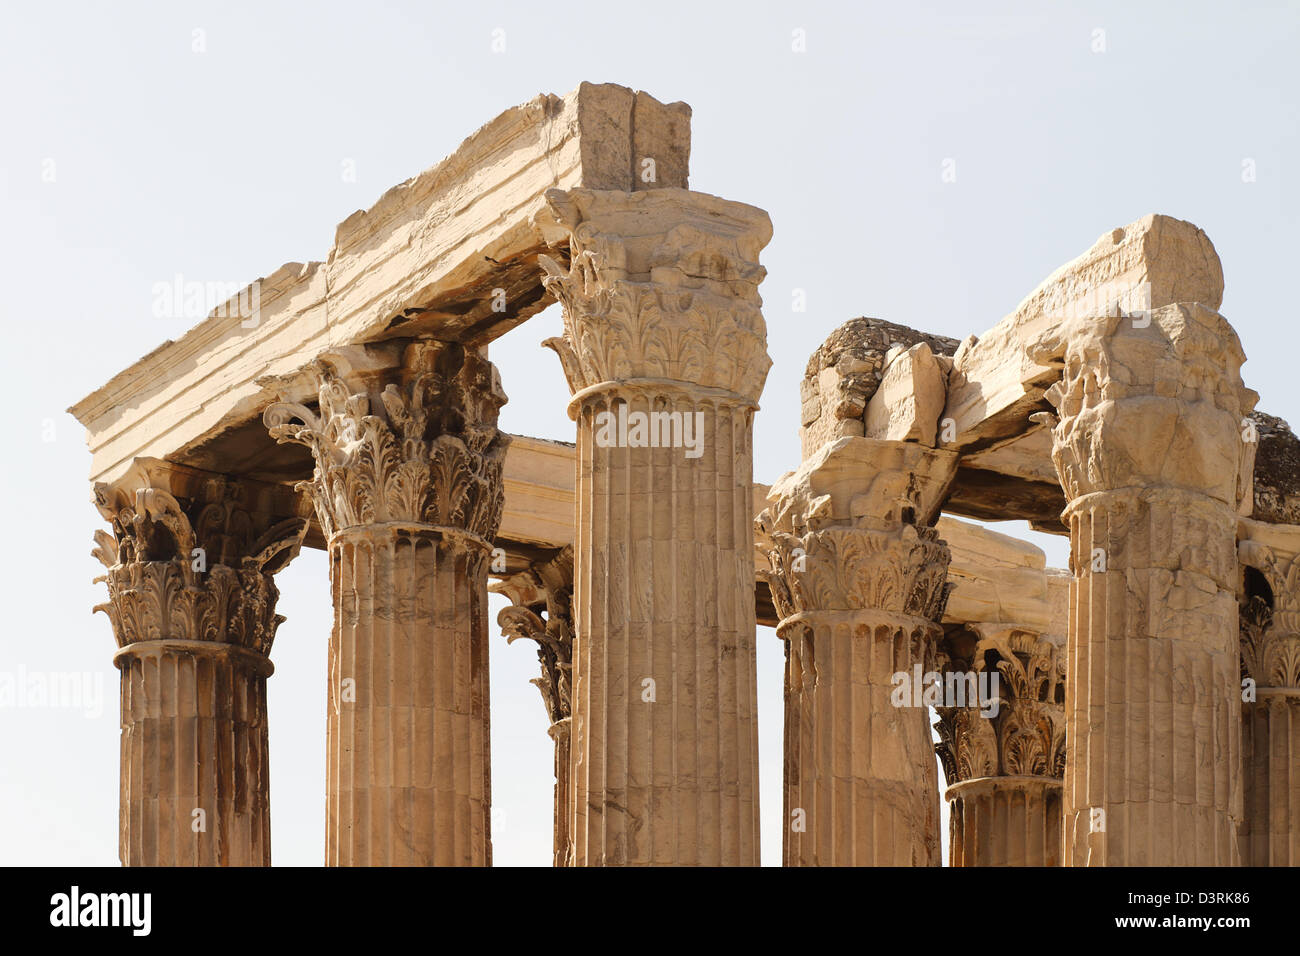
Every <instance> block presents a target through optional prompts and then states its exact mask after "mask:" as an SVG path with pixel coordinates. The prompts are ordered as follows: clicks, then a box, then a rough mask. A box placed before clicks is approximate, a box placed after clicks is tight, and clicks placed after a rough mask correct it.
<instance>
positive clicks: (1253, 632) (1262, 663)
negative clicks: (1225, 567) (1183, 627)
mask: <svg viewBox="0 0 1300 956" xmlns="http://www.w3.org/2000/svg"><path fill="white" fill-rule="evenodd" d="M1243 523H1245V522H1243ZM1250 524H1251V525H1252V526H1253V527H1254V529H1256V530H1255V531H1254V534H1256V535H1258V537H1259V538H1261V539H1263V540H1255V541H1243V542H1242V543H1241V548H1240V554H1241V559H1242V563H1243V565H1244V566H1245V567H1246V568H1247V569H1254V571H1255V572H1257V573H1258V574H1259V575H1260V577H1259V578H1257V579H1256V580H1257V581H1260V582H1261V586H1259V587H1258V589H1256V588H1253V587H1250V586H1249V585H1250V583H1251V582H1248V586H1247V588H1246V593H1245V596H1244V598H1243V601H1242V604H1241V660H1242V695H1241V697H1242V748H1241V750H1242V764H1243V774H1244V779H1245V794H1244V801H1243V802H1244V816H1243V819H1242V826H1241V862H1242V865H1244V866H1300V556H1298V555H1300V527H1296V526H1294V525H1282V526H1267V525H1263V524H1261V523H1259V522H1250ZM1270 539H1274V540H1270ZM1265 542H1269V543H1265ZM1248 573H1249V571H1248Z"/></svg>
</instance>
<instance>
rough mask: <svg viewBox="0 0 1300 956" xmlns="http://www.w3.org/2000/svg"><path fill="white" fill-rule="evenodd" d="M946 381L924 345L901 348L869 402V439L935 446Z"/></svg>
mask: <svg viewBox="0 0 1300 956" xmlns="http://www.w3.org/2000/svg"><path fill="white" fill-rule="evenodd" d="M891 351H893V350H891ZM947 378H948V374H947V372H946V370H945V369H944V368H943V367H942V366H941V365H940V364H939V360H938V359H937V358H935V356H934V352H933V351H931V349H930V346H928V345H926V344H925V343H924V342H917V343H916V344H915V345H913V346H912V347H911V348H906V349H905V348H902V347H901V346H900V347H898V349H897V351H896V352H894V353H893V359H892V361H890V362H889V363H888V364H887V365H886V366H885V374H884V375H883V376H882V377H881V379H880V387H879V388H878V389H876V394H874V395H872V396H871V399H870V400H869V401H868V402H867V415H866V437H867V438H878V439H883V440H885V441H916V442H920V443H921V444H923V445H931V446H933V445H934V439H935V435H936V432H937V429H938V426H939V414H940V412H942V411H943V405H944V400H945V398H946V397H947V387H948V386H947Z"/></svg>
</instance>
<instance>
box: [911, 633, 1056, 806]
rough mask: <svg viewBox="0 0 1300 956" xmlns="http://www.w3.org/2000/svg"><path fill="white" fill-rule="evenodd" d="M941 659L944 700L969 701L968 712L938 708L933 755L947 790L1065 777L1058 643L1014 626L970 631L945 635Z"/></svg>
mask: <svg viewBox="0 0 1300 956" xmlns="http://www.w3.org/2000/svg"><path fill="white" fill-rule="evenodd" d="M939 660H940V666H941V668H942V670H943V680H944V696H945V699H946V700H948V701H950V700H951V697H950V695H951V694H952V693H953V691H954V689H961V690H962V691H963V692H965V693H966V694H967V695H968V696H967V699H966V706H961V707H953V706H948V707H938V708H936V710H937V713H938V715H939V720H938V722H937V723H936V724H935V728H936V729H937V730H938V731H939V739H940V742H939V743H938V744H936V745H935V751H936V752H937V753H938V754H939V759H940V760H941V761H942V762H943V766H944V774H945V776H946V777H947V779H948V782H949V783H950V784H952V783H959V782H962V781H966V780H974V779H977V778H980V777H996V776H1007V777H1052V778H1055V779H1058V780H1059V779H1061V778H1062V777H1063V776H1064V775H1065V654H1064V647H1063V646H1062V643H1061V641H1060V640H1059V639H1052V638H1048V637H1044V636H1042V635H1040V634H1038V633H1037V632H1036V631H1033V630H1031V629H1028V628H1023V627H1019V626H1016V625H1012V624H972V625H968V626H967V627H966V628H957V629H954V630H952V631H951V632H950V633H949V634H948V635H947V636H945V638H944V640H943V642H942V644H941V645H940V649H939ZM993 675H996V677H997V684H996V686H995V685H994V684H993V683H992V680H991V678H992V676H993ZM986 694H987V699H986Z"/></svg>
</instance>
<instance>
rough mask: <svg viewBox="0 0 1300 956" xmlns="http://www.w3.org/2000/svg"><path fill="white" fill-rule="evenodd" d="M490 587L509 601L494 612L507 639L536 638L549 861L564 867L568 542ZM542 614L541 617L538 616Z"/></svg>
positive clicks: (568, 849) (569, 852) (568, 811)
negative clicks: (551, 779) (546, 762)
mask: <svg viewBox="0 0 1300 956" xmlns="http://www.w3.org/2000/svg"><path fill="white" fill-rule="evenodd" d="M492 590H494V591H497V592H499V593H502V594H505V595H506V596H507V597H508V598H509V599H510V600H511V605H510V606H509V607H507V608H504V609H503V610H502V611H501V613H500V614H498V615H497V623H498V624H499V625H501V629H502V632H503V633H504V634H505V636H506V642H507V643H510V642H513V641H515V640H517V639H519V638H527V639H529V640H531V641H536V642H537V660H538V663H539V664H541V671H542V673H541V676H540V677H537V678H534V679H533V680H532V681H531V683H532V684H534V685H535V686H536V687H537V689H538V690H539V691H541V695H542V703H543V704H544V705H545V707H546V715H547V717H549V718H550V721H551V725H550V727H549V728H548V731H547V732H548V734H549V735H550V738H551V739H552V740H553V741H554V742H555V791H554V794H555V801H554V820H553V834H554V840H553V853H552V863H553V865H554V866H569V865H570V864H571V862H572V861H571V858H572V856H573V840H572V837H571V835H570V829H569V827H570V825H571V823H572V818H573V815H574V809H573V796H572V794H573V788H572V786H571V784H570V778H571V776H572V774H571V770H570V766H569V763H570V752H571V748H570V739H571V728H572V725H573V719H572V713H573V709H572V695H571V693H570V688H571V681H572V672H573V548H572V546H569V547H565V548H563V549H562V550H560V551H559V552H558V553H557V554H555V555H553V556H552V557H550V558H549V559H547V560H543V561H536V562H533V563H532V564H530V565H529V567H528V568H526V569H525V570H523V571H521V572H519V573H518V574H514V575H511V576H510V577H508V578H505V579H504V580H502V581H498V582H497V583H496V584H494V585H493V586H492ZM543 613H544V614H545V615H546V620H545V621H543V620H542V618H541V616H540V615H541V614H543Z"/></svg>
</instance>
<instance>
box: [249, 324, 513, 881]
mask: <svg viewBox="0 0 1300 956" xmlns="http://www.w3.org/2000/svg"><path fill="white" fill-rule="evenodd" d="M313 375H314V378H315V381H316V386H317V395H318V401H319V406H318V409H317V410H312V409H309V408H307V407H305V406H303V405H298V404H292V403H281V404H277V405H273V406H271V407H270V408H269V409H267V411H266V413H265V416H264V418H265V422H266V424H267V426H268V428H269V429H270V432H271V434H272V436H273V437H275V438H276V439H277V440H278V441H281V442H296V443H298V444H302V445H306V446H307V447H308V448H309V449H310V450H311V452H312V455H313V457H314V459H315V463H316V469H315V473H314V475H313V478H312V480H311V481H310V482H308V483H307V487H308V489H309V490H310V492H311V495H312V498H313V500H314V502H315V507H316V515H317V519H318V520H319V521H320V523H321V526H322V528H323V530H324V532H325V534H326V537H327V540H328V547H329V559H330V586H331V589H332V592H333V596H334V629H333V631H332V633H331V635H330V646H329V675H330V676H329V706H328V771H327V774H328V780H327V785H326V793H327V811H326V857H325V859H326V863H327V865H332V866H432V865H438V866H486V865H490V864H491V862H492V841H491V830H490V813H491V765H490V757H489V712H488V643H487V574H488V569H489V565H490V562H491V553H492V542H493V539H494V538H495V536H496V532H497V528H498V527H499V525H500V521H501V512H502V506H503V501H504V492H503V485H502V475H501V468H502V462H503V460H504V456H505V448H506V444H507V441H508V439H507V437H506V436H505V435H503V434H501V433H500V432H498V431H497V428H496V421H497V412H498V409H499V408H500V407H501V405H503V404H504V403H505V395H504V394H503V393H502V391H501V386H500V382H499V380H498V377H497V374H496V369H495V368H494V367H493V366H492V365H491V363H489V362H488V361H487V360H486V359H485V358H483V357H482V356H481V355H480V354H479V353H478V352H476V351H474V350H472V349H468V348H466V347H464V346H462V345H459V344H456V343H447V342H440V341H433V340H418V341H413V342H409V343H406V344H405V345H404V346H401V347H398V346H393V345H384V346H374V347H367V348H353V349H348V350H342V351H340V352H338V353H335V354H332V355H327V356H322V358H321V359H319V360H317V362H316V363H315V364H314V366H313Z"/></svg>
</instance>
